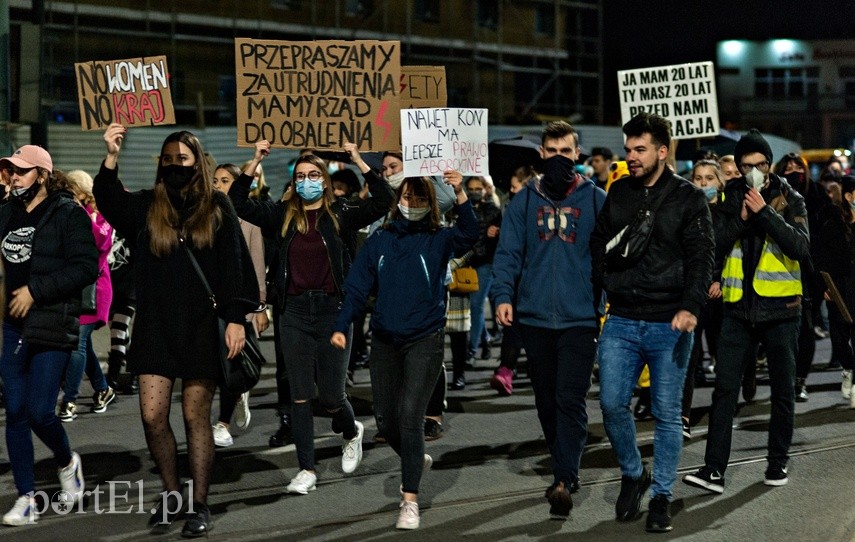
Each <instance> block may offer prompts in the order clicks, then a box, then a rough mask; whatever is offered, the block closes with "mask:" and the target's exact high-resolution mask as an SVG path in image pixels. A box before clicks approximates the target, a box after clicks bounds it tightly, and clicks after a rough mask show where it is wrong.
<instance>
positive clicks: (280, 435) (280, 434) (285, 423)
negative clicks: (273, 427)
mask: <svg viewBox="0 0 855 542" xmlns="http://www.w3.org/2000/svg"><path fill="white" fill-rule="evenodd" d="M292 442H294V439H293V438H292V437H291V414H290V413H286V414H280V416H279V429H278V430H277V431H276V432H275V433H273V435H271V436H270V447H271V448H280V447H282V446H287V445H289V444H291V443H292Z"/></svg>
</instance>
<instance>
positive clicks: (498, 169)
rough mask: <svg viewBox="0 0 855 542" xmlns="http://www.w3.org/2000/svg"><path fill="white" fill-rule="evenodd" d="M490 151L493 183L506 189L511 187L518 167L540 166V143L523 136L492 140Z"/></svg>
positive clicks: (537, 167) (536, 167)
mask: <svg viewBox="0 0 855 542" xmlns="http://www.w3.org/2000/svg"><path fill="white" fill-rule="evenodd" d="M488 152H489V153H490V175H491V176H492V177H493V183H494V184H495V185H496V186H497V187H498V188H501V189H502V190H505V191H507V190H508V189H509V188H510V187H511V177H512V176H513V174H514V171H516V169H517V168H519V167H522V166H532V167H534V168H535V169H539V168H540V164H541V159H540V144H538V143H536V142H534V141H532V140H530V139H525V138H523V137H522V136H517V137H514V138H509V139H496V140H495V141H491V142H490V145H489V150H488Z"/></svg>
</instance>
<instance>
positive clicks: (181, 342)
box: [93, 124, 258, 537]
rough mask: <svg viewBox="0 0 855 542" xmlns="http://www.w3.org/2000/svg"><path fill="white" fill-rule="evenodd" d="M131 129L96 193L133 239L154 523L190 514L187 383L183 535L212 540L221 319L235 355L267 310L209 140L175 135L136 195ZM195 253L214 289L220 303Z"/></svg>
mask: <svg viewBox="0 0 855 542" xmlns="http://www.w3.org/2000/svg"><path fill="white" fill-rule="evenodd" d="M125 132H126V129H125V128H124V127H123V126H122V125H120V124H111V125H110V126H109V127H108V128H107V131H106V132H105V134H104V141H105V142H106V145H107V157H106V158H105V159H104V163H103V164H102V166H101V170H100V171H99V172H98V175H97V176H96V177H95V185H94V189H93V192H94V194H95V198H96V200H97V201H98V207H99V208H100V210H101V212H102V213H103V214H104V216H105V217H106V218H107V220H108V222H109V223H110V224H112V225H113V227H114V228H115V229H116V230H117V231H118V232H119V233H120V234H122V236H123V237H124V238H125V239H127V240H128V241H130V242H131V243H133V247H132V250H134V258H135V259H134V267H135V269H134V271H135V286H136V293H137V315H136V321H135V323H134V340H133V343H131V347H130V351H129V352H128V368H129V370H130V371H131V372H133V373H134V374H138V375H139V383H140V412H141V415H142V421H143V428H144V429H145V437H146V442H147V443H148V448H149V452H150V453H151V455H152V457H153V458H154V462H155V464H156V465H157V468H158V470H159V471H160V478H161V480H162V481H163V485H164V489H165V492H164V493H163V494H162V495H163V499H162V501H161V502H160V503H159V505H158V507H157V509H156V510H155V511H154V513H153V514H152V516H151V518H150V519H149V526H151V527H153V528H154V532H157V531H163V530H165V529H166V528H168V526H169V524H170V523H171V522H172V521H174V520H175V519H176V518H177V517H178V514H179V513H180V511H181V510H182V509H183V508H184V507H183V506H182V504H183V502H182V501H183V499H182V497H181V483H180V481H179V478H178V465H177V463H178V453H177V448H176V442H175V435H174V434H173V432H172V427H171V426H170V424H169V411H170V405H171V402H172V401H171V396H172V387H173V385H174V383H175V380H176V379H177V378H180V379H181V381H182V382H181V384H182V389H181V406H182V413H183V415H184V427H185V431H186V433H187V454H188V458H189V460H190V472H191V475H192V478H193V479H192V482H191V485H190V486H191V490H190V491H191V492H192V495H191V496H190V497H191V498H192V506H189V507H187V520H186V522H185V523H184V528H183V530H182V532H181V535H182V536H184V537H198V536H205V535H207V533H208V532H209V531H210V530H211V528H212V527H213V524H212V522H211V516H210V511H209V509H208V506H207V500H208V485H209V481H210V478H211V467H212V465H213V460H214V440H213V435H212V428H211V422H210V418H211V402H212V399H213V395H214V389H215V388H216V383H217V379H218V377H219V374H220V371H221V369H220V361H219V359H220V352H221V344H220V340H221V339H220V336H219V333H218V318H221V319H223V320H225V321H226V322H227V323H228V324H227V325H226V326H225V346H226V348H227V349H228V355H229V357H234V356H235V355H237V354H238V353H239V352H240V351H241V349H243V345H244V340H245V336H244V326H243V323H244V321H245V318H246V316H245V315H246V313H248V312H251V311H252V310H253V309H255V308H256V307H257V300H258V285H257V284H256V282H255V280H253V278H252V276H251V275H252V272H251V271H250V272H249V273H247V272H246V269H247V266H250V269H251V264H249V262H248V256H247V255H246V254H247V250H246V246H245V243H244V242H243V240H242V238H241V229H240V224H239V223H238V218H237V216H236V215H235V213H234V210H233V209H232V206H231V205H230V204H229V201H228V196H227V195H225V194H222V193H220V192H217V191H215V190H214V187H213V184H212V183H211V180H212V175H211V171H210V167H209V165H208V162H207V161H206V160H205V153H204V151H203V149H202V144H201V143H200V142H199V139H198V138H197V137H196V136H195V135H193V134H191V133H190V132H185V131H181V132H174V133H172V134H170V135H169V136H167V138H166V140H164V142H163V146H162V147H161V150H160V159H159V162H158V166H157V174H156V177H155V184H154V188H153V189H150V190H141V191H139V192H133V193H131V192H127V191H126V190H125V189H124V187H123V186H122V183H121V182H120V181H119V178H118V160H119V152H120V151H121V146H122V141H123V140H124V137H125ZM191 254H192V256H193V257H194V258H195V259H196V261H197V262H198V266H199V268H201V271H202V273H203V274H204V275H205V277H206V279H207V282H208V283H210V288H211V290H213V292H214V295H215V298H216V306H215V307H212V300H211V299H210V298H209V296H208V294H207V290H206V287H205V285H204V283H203V282H202V280H201V278H200V277H199V274H198V272H197V270H196V268H195V266H194V263H193V261H192V260H191V258H190V255H191ZM249 300H255V301H249Z"/></svg>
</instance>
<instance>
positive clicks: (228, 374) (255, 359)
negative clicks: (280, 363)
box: [179, 237, 267, 395]
mask: <svg viewBox="0 0 855 542" xmlns="http://www.w3.org/2000/svg"><path fill="white" fill-rule="evenodd" d="M179 241H180V242H181V246H183V247H184V251H185V252H186V253H187V257H188V258H189V259H190V263H191V264H192V265H193V269H195V270H196V274H197V275H199V280H201V281H202V285H203V286H204V287H205V292H206V293H207V294H208V299H210V300H211V304H212V305H213V308H214V312H216V311H217V299H216V297H215V296H214V292H213V290H211V286H210V284H208V279H206V278H205V273H203V272H202V268H201V267H199V262H197V261H196V257H195V256H193V252H191V251H190V247H188V246H187V244H186V243H185V242H184V239H182V238H180V237H179ZM217 321H218V326H217V328H218V330H219V338H220V367H221V370H220V381H221V383H222V384H223V386H224V387H225V388H226V389H227V390H229V391H230V392H232V393H234V394H236V395H239V394H241V393H245V392H247V391H249V390H251V389H252V388H253V387H255V385H256V384H258V381H259V380H260V379H261V366H262V365H264V364H265V363H267V360H266V359H264V355H263V354H262V353H261V348H260V347H259V346H258V341H257V340H256V338H255V329H254V328H253V327H252V323H251V322H244V324H243V326H244V332H245V335H246V340H245V342H244V346H243V350H241V351H240V353H239V354H238V355H237V356H235V357H233V358H229V357H228V355H229V351H228V349H227V348H226V338H225V337H226V326H227V325H228V324H229V322H226V321H225V320H223V319H222V318H220V317H219V316H218V317H217Z"/></svg>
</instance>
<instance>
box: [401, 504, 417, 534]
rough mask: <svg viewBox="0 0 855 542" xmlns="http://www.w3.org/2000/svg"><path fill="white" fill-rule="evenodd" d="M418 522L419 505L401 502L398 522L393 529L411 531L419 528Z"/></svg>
mask: <svg viewBox="0 0 855 542" xmlns="http://www.w3.org/2000/svg"><path fill="white" fill-rule="evenodd" d="M419 522H420V520H419V503H417V502H410V501H401V510H400V512H398V522H397V523H396V524H395V528H396V529H406V530H408V531H411V530H413V529H418V528H419Z"/></svg>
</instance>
